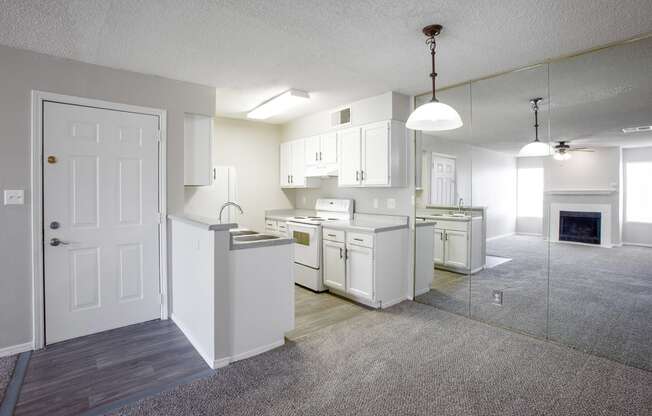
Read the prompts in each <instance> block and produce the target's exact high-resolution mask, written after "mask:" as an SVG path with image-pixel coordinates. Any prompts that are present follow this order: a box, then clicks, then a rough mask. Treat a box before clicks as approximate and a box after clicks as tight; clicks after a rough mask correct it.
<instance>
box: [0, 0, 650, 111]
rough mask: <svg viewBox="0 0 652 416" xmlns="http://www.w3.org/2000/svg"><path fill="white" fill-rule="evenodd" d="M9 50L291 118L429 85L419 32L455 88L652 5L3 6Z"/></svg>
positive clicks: (444, 0)
mask: <svg viewBox="0 0 652 416" xmlns="http://www.w3.org/2000/svg"><path fill="white" fill-rule="evenodd" d="M0 10H1V13H0V44H5V45H8V46H12V47H17V48H22V49H29V50H34V51H37V52H42V53H46V54H51V55H56V56H60V57H65V58H71V59H75V60H80V61H84V62H90V63H94V64H99V65H105V66H109V67H114V68H122V69H128V70H132V71H138V72H143V73H149V74H156V75H161V76H164V77H169V78H173V79H179V80H184V81H191V82H196V83H201V84H206V85H212V86H215V87H217V91H218V100H217V101H218V102H217V108H218V112H219V113H220V114H223V115H231V116H241V115H242V113H243V112H246V111H247V110H250V109H251V108H253V107H255V106H256V105H257V104H258V103H260V102H261V101H263V100H264V99H267V98H269V97H270V96H272V95H275V94H277V93H280V92H282V91H284V90H286V89H288V88H290V87H292V88H298V89H303V90H306V91H309V92H310V93H311V95H312V96H313V98H314V99H313V100H311V103H310V104H309V105H307V106H305V107H302V108H300V109H297V110H296V111H294V112H292V113H290V114H287V115H285V116H283V117H279V118H276V119H274V120H273V121H275V122H282V121H285V120H287V119H289V118H293V117H296V116H299V115H303V114H306V113H310V112H314V111H318V110H323V109H326V108H330V107H333V106H337V105H340V104H343V103H346V102H350V101H352V100H356V99H359V98H363V97H366V96H370V95H373V94H378V93H382V92H385V91H388V90H394V91H399V92H403V93H406V94H411V95H412V94H417V93H421V92H423V91H426V90H427V89H428V87H429V80H428V77H427V74H428V72H429V68H428V58H429V57H428V55H427V50H426V47H425V45H424V42H423V41H424V39H423V36H422V35H421V33H420V29H421V27H423V26H425V25H427V24H430V23H441V24H443V25H444V33H443V34H442V35H441V37H440V39H439V49H438V51H439V53H438V72H439V74H440V77H439V78H438V80H439V82H440V85H451V84H454V83H458V82H461V81H464V80H468V79H473V78H477V77H481V76H485V75H488V74H492V73H496V72H499V71H503V70H507V69H511V68H514V67H518V66H522V65H525V64H529V63H535V62H538V61H541V60H543V59H546V58H550V57H556V56H560V55H563V54H568V53H572V52H575V51H579V50H585V49H588V48H591V47H594V46H597V45H602V44H605V43H609V42H612V41H617V40H622V39H626V38H629V37H632V36H635V35H638V34H641V33H644V32H649V31H652V1H650V0H602V1H596V0H561V1H541V0H491V1H455V0H428V1H423V0H392V1H385V0H356V1H350V0H332V1H327V2H324V1H322V0H296V1H289V0H278V1H263V0H260V1H252V0H224V1H219V0H212V1H209V0H185V1H183V0H177V1H171V0H167V1H166V0H141V1H125V0H48V1H40V0H39V1H33V0H0Z"/></svg>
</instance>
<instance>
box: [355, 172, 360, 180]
mask: <svg viewBox="0 0 652 416" xmlns="http://www.w3.org/2000/svg"><path fill="white" fill-rule="evenodd" d="M355 180H356V181H359V180H360V171H358V170H356V171H355Z"/></svg>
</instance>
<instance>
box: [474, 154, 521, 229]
mask: <svg viewBox="0 0 652 416" xmlns="http://www.w3.org/2000/svg"><path fill="white" fill-rule="evenodd" d="M471 155H472V164H473V183H472V186H471V189H472V193H473V197H472V200H471V201H472V202H471V203H472V205H473V206H480V207H486V208H487V211H486V212H487V237H486V238H488V239H489V238H495V237H500V236H505V235H510V234H514V232H515V231H516V158H515V157H514V156H513V155H508V154H506V153H500V152H494V151H491V150H487V149H482V148H479V147H473V149H472V151H471Z"/></svg>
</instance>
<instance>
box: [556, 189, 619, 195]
mask: <svg viewBox="0 0 652 416" xmlns="http://www.w3.org/2000/svg"><path fill="white" fill-rule="evenodd" d="M616 192H618V189H616V188H571V189H546V190H545V191H544V193H545V194H548V195H611V194H613V193H616Z"/></svg>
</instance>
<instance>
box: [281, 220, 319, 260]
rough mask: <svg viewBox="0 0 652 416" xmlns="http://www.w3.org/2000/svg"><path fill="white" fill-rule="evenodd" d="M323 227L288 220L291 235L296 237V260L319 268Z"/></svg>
mask: <svg viewBox="0 0 652 416" xmlns="http://www.w3.org/2000/svg"><path fill="white" fill-rule="evenodd" d="M320 230H321V227H320V226H319V225H307V224H299V223H295V222H288V231H289V236H290V237H291V238H293V239H294V262H295V263H299V264H303V265H304V266H308V267H312V268H313V269H319V266H320V257H321V235H320V234H321V233H320Z"/></svg>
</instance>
